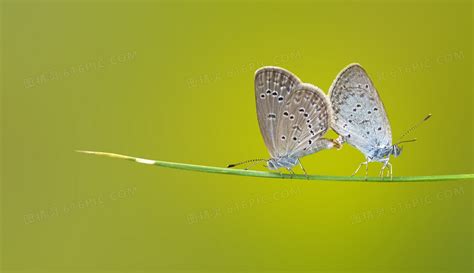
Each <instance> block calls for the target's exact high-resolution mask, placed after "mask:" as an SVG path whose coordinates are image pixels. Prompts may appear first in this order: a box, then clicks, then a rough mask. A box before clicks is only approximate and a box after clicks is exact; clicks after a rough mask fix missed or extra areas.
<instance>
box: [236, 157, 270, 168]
mask: <svg viewBox="0 0 474 273" xmlns="http://www.w3.org/2000/svg"><path fill="white" fill-rule="evenodd" d="M257 161H267V160H266V159H262V158H258V159H250V160H246V161H242V162H239V163H234V164H229V165H227V168H233V167H235V166H239V165H242V164H247V163H250V162H257Z"/></svg>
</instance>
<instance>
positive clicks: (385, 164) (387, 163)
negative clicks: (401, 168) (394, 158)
mask: <svg viewBox="0 0 474 273" xmlns="http://www.w3.org/2000/svg"><path fill="white" fill-rule="evenodd" d="M388 160H389V159H388V158H387V160H385V161H383V166H382V169H381V170H380V174H379V175H380V177H381V178H382V179H383V178H384V177H385V175H384V174H385V173H384V171H385V169H386V168H387V167H388V168H387V177H390V180H392V178H393V177H392V164H390V162H388Z"/></svg>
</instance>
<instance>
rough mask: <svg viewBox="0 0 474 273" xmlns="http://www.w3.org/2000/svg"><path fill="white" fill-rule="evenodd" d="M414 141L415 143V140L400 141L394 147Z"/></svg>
mask: <svg viewBox="0 0 474 273" xmlns="http://www.w3.org/2000/svg"><path fill="white" fill-rule="evenodd" d="M415 141H416V138H414V139H410V140H402V141H399V142H397V143H396V144H395V145H398V144H402V143H407V142H415Z"/></svg>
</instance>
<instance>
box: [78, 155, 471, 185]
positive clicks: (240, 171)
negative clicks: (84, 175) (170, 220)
mask: <svg viewBox="0 0 474 273" xmlns="http://www.w3.org/2000/svg"><path fill="white" fill-rule="evenodd" d="M77 152H79V153H84V154H90V155H97V156H105V157H112V158H118V159H124V160H129V161H134V162H137V163H141V164H147V165H155V166H160V167H166V168H173V169H180V170H188V171H195V172H206V173H217V174H228V175H241V176H252V177H265V178H278V179H302V180H319V181H349V182H435V181H454V180H468V179H474V174H448V175H431V176H398V177H393V179H392V180H390V179H387V178H385V179H382V178H380V177H368V178H367V180H365V179H364V177H360V176H354V177H352V176H330V175H308V176H305V175H303V174H295V175H290V174H279V173H275V172H262V171H252V170H243V169H230V168H221V167H212V166H202V165H194V164H185V163H176V162H167V161H159V160H150V159H143V158H138V157H132V156H126V155H120V154H114V153H104V152H93V151H77Z"/></svg>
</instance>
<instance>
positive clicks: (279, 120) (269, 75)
mask: <svg viewBox="0 0 474 273" xmlns="http://www.w3.org/2000/svg"><path fill="white" fill-rule="evenodd" d="M255 100H256V104H257V118H258V124H259V126H260V132H261V134H262V136H263V140H264V142H265V145H266V146H267V149H268V151H269V153H270V156H271V158H270V159H256V160H248V161H244V162H241V163H237V164H231V165H229V167H234V166H237V165H239V164H243V163H248V162H259V161H266V162H267V167H268V168H269V169H270V170H276V169H279V168H286V169H287V170H288V171H290V172H291V173H293V171H292V168H293V167H294V166H296V165H297V164H299V165H300V166H301V168H302V169H303V171H304V172H305V174H306V171H305V170H304V168H303V166H302V165H301V162H300V160H299V159H300V158H301V157H304V156H306V155H309V154H313V153H316V152H318V151H320V150H324V149H331V148H333V147H335V146H336V147H338V146H337V145H338V143H337V142H335V141H333V140H329V139H325V138H322V136H323V135H324V134H325V133H326V132H327V130H328V128H329V126H330V124H329V121H330V118H331V107H330V104H329V100H328V98H327V97H326V96H325V94H324V93H323V92H322V91H321V90H320V89H319V88H318V87H316V86H313V85H311V84H308V83H303V82H301V80H300V79H298V77H296V76H295V75H293V74H292V73H291V72H289V71H288V70H285V69H283V68H279V67H274V66H265V67H262V68H260V69H258V70H257V71H256V72H255Z"/></svg>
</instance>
